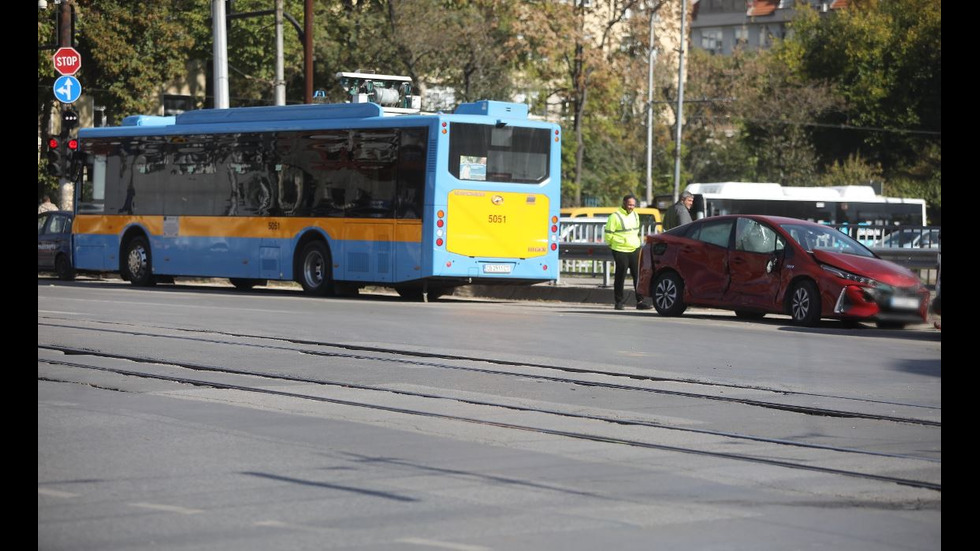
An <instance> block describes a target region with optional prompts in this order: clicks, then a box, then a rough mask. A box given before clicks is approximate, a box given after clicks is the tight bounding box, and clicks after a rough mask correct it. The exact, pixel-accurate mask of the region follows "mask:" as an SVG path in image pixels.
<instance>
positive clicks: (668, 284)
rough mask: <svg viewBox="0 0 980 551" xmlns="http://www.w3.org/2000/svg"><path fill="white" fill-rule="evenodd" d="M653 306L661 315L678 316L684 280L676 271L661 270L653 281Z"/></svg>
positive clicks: (682, 296)
mask: <svg viewBox="0 0 980 551" xmlns="http://www.w3.org/2000/svg"><path fill="white" fill-rule="evenodd" d="M653 306H654V307H655V308H656V309H657V313H659V314H660V315H661V316H679V315H681V314H683V313H684V310H687V305H686V304H684V280H682V279H681V276H680V275H678V274H677V272H663V273H661V274H660V275H658V276H657V279H656V280H655V281H654V282H653Z"/></svg>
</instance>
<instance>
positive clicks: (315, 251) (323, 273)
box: [299, 241, 333, 296]
mask: <svg viewBox="0 0 980 551" xmlns="http://www.w3.org/2000/svg"><path fill="white" fill-rule="evenodd" d="M332 283H333V282H332V281H331V274H330V252H329V251H327V246H326V245H325V244H324V243H323V242H322V241H310V242H309V243H307V244H306V246H304V247H303V250H302V252H301V253H300V265H299V284H300V285H302V286H303V290H304V291H306V292H307V293H308V294H311V295H317V296H327V295H329V294H331V291H332V290H333V285H332Z"/></svg>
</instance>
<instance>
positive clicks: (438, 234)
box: [436, 210, 446, 247]
mask: <svg viewBox="0 0 980 551" xmlns="http://www.w3.org/2000/svg"><path fill="white" fill-rule="evenodd" d="M445 216H446V211H444V210H440V211H438V212H436V217H437V218H438V220H436V228H438V229H437V230H436V246H437V247H441V246H442V245H443V243H445V241H443V240H442V236H443V235H444V234H443V230H442V228H444V227H445V226H446V221H445V220H443V218H445Z"/></svg>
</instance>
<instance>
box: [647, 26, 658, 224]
mask: <svg viewBox="0 0 980 551" xmlns="http://www.w3.org/2000/svg"><path fill="white" fill-rule="evenodd" d="M656 16H657V12H656V11H653V10H651V11H650V49H649V51H648V52H647V190H646V191H647V196H646V200H647V206H650V205H652V204H653V63H654V61H656V59H657V48H656V46H655V45H654V43H653V38H654V36H653V25H654V23H656Z"/></svg>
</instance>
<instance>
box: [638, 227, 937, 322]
mask: <svg viewBox="0 0 980 551" xmlns="http://www.w3.org/2000/svg"><path fill="white" fill-rule="evenodd" d="M637 288H638V290H640V289H642V291H640V292H642V294H644V295H648V296H651V297H653V301H654V306H655V307H656V309H657V312H659V313H660V314H661V315H664V316H678V315H680V314H682V313H683V312H684V310H685V309H686V308H687V307H688V306H707V307H714V308H724V309H730V310H734V311H735V314H736V315H737V316H739V317H741V318H761V317H763V316H765V315H766V314H788V315H789V316H790V317H791V318H792V321H793V322H794V323H796V324H800V325H807V326H812V325H815V324H816V323H817V322H818V321H819V320H820V319H821V318H836V319H840V320H849V321H873V322H876V323H877V324H878V326H879V327H888V328H901V327H904V326H905V325H906V324H909V323H922V322H924V321H925V320H926V313H927V310H928V306H929V291H928V290H927V289H926V288H925V286H924V285H923V284H922V282H921V281H920V280H919V277H918V276H917V275H916V274H915V273H913V272H912V271H911V270H908V269H906V268H904V267H902V266H899V265H898V264H894V263H892V262H889V261H886V260H882V259H881V258H878V257H877V256H876V255H875V254H874V253H873V252H872V251H871V250H870V249H868V248H867V247H865V246H864V245H861V244H860V243H858V242H857V241H855V240H854V239H852V238H850V237H848V236H847V235H845V234H843V233H841V232H840V231H838V230H836V229H834V228H832V227H828V226H824V225H821V224H815V223H813V222H808V221H805V220H798V219H795V218H783V217H775V216H754V215H745V216H715V217H709V218H702V219H700V220H696V221H695V222H692V223H690V224H686V225H684V226H680V227H678V228H674V229H673V230H670V231H668V232H666V233H662V234H657V235H650V236H648V237H647V243H646V244H645V245H644V247H643V250H642V255H641V261H640V278H639V284H638V287H637Z"/></svg>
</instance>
